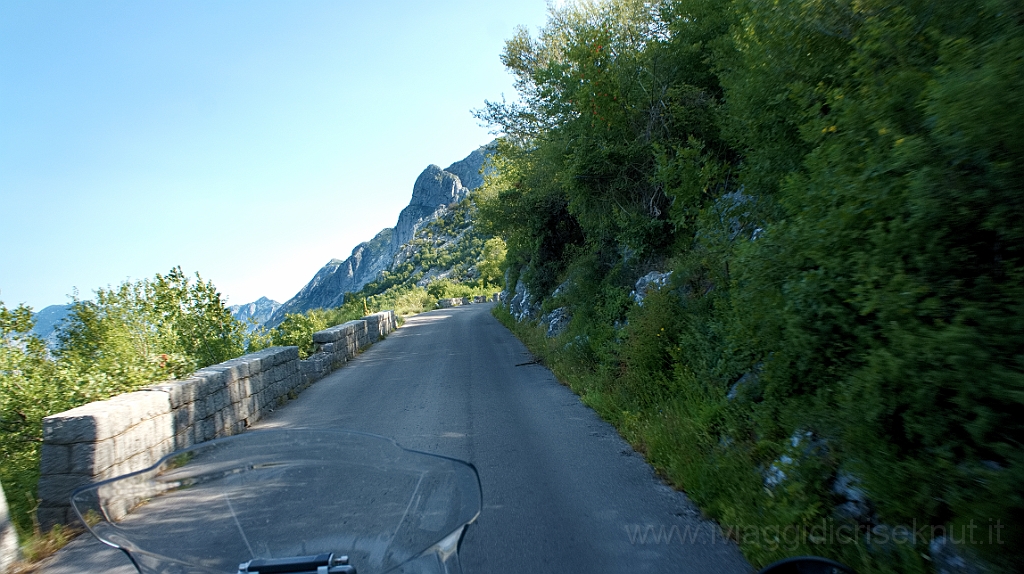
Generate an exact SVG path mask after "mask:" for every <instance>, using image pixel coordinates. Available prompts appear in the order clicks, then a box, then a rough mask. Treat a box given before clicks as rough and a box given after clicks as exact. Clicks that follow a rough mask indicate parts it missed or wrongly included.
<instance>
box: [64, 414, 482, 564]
mask: <svg viewBox="0 0 1024 574" xmlns="http://www.w3.org/2000/svg"><path fill="white" fill-rule="evenodd" d="M480 501H481V494H480V481H479V478H478V476H477V473H476V469H474V468H473V467H472V466H471V465H468V464H466V463H464V462H461V461H457V460H454V459H449V458H445V457H440V456H435V455H429V454H425V453H420V452H416V451H410V450H406V449H403V448H401V447H399V446H398V445H397V444H395V443H394V442H393V441H390V440H388V439H384V438H382V437H378V436H374V435H367V434H361V433H355V432H330V431H312V430H267V431H252V432H248V433H245V434H242V435H238V436H234V437H229V438H224V439H219V440H215V441H211V442H208V443H203V444H199V445H196V446H194V447H192V448H189V449H187V450H184V451H181V452H178V453H175V454H172V455H169V456H167V457H165V458H164V459H162V460H161V461H159V462H158V463H157V464H155V465H154V466H152V467H150V468H149V469H146V470H144V471H141V472H137V473H134V474H130V475H126V476H123V477H119V478H115V479H112V480H108V481H104V482H100V483H97V484H95V485H92V486H89V487H85V488H82V489H79V490H78V491H76V492H75V494H74V495H73V496H72V504H73V506H74V508H75V511H76V512H77V513H78V514H79V516H80V517H81V518H82V520H83V522H85V523H86V524H87V525H88V527H89V529H90V530H91V531H92V533H93V534H94V535H95V536H96V537H97V538H98V539H100V540H101V541H103V542H105V543H106V544H109V545H112V546H114V547H117V548H120V549H122V550H124V551H125V552H127V553H128V554H129V556H130V557H131V558H132V560H133V561H134V562H135V564H136V566H138V567H139V569H140V570H141V571H142V572H144V573H148V572H218V573H227V572H230V573H234V572H237V571H238V566H239V564H240V563H243V562H247V561H249V560H252V559H256V558H286V557H293V556H308V555H313V554H322V553H330V552H332V553H334V554H335V555H339V556H340V555H346V556H348V557H349V561H350V564H352V565H353V566H355V567H356V570H357V571H358V572H359V573H360V574H372V573H377V572H381V573H383V572H389V571H394V570H398V569H400V568H399V567H401V566H402V565H403V564H406V565H407V566H409V565H412V564H417V563H421V562H422V559H420V560H416V559H417V558H418V557H422V555H423V554H424V553H428V554H429V553H431V552H435V549H437V548H441V547H445V546H444V544H443V541H445V540H448V541H450V540H452V537H453V536H455V537H456V538H457V537H458V535H459V533H461V531H462V528H463V527H464V526H465V525H466V524H468V523H470V522H472V521H473V520H475V519H476V517H477V515H478V514H479V512H480ZM439 543H442V544H441V546H439ZM448 547H450V544H449V545H448V546H446V547H445V548H448ZM444 552H447V550H445V551H444ZM441 558H442V559H443V558H445V557H444V556H442V557H441ZM456 559H457V557H456ZM442 561H443V560H442ZM431 562H433V560H431ZM401 569H402V570H405V569H406V568H401Z"/></svg>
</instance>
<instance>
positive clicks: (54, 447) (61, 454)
mask: <svg viewBox="0 0 1024 574" xmlns="http://www.w3.org/2000/svg"><path fill="white" fill-rule="evenodd" d="M72 448H73V445H67V444H53V443H47V442H44V443H43V446H42V449H41V450H40V452H39V474H40V475H46V474H68V473H70V472H71V449H72ZM0 502H2V501H0Z"/></svg>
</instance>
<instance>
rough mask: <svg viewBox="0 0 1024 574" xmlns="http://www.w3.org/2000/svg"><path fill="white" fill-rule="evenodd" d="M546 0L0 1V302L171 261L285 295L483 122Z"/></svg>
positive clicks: (250, 290) (50, 299)
mask: <svg viewBox="0 0 1024 574" xmlns="http://www.w3.org/2000/svg"><path fill="white" fill-rule="evenodd" d="M546 11H547V8H546V5H545V2H544V0H527V1H521V0H516V1H514V2H500V1H494V0H465V1H461V0H459V1H437V2H399V1H380V0H374V1H372V2H368V1H365V0H362V1H349V0H338V1H287V2H285V1H277V2H258V1H252V0H245V1H240V0H239V1H218V0H213V1H198V0H197V1H167V2H128V1H105V2H100V1H92V2H67V1H61V2H53V1H31V2H28V1H12V0H4V1H3V2H2V3H0V300H2V301H4V303H5V304H6V305H7V306H8V307H9V308H10V307H13V306H15V305H17V304H18V303H27V304H29V305H32V306H33V308H35V309H36V310H39V309H42V308H43V307H45V306H47V305H52V304H63V303H66V302H67V301H68V297H67V295H68V294H69V293H71V292H72V290H73V289H74V288H76V287H77V288H78V290H79V291H80V294H81V296H83V297H84V298H88V297H90V296H91V294H92V292H93V291H94V290H95V289H96V288H98V287H106V286H108V285H116V284H118V283H120V282H121V281H124V280H126V279H131V280H136V279H141V278H143V277H151V276H152V275H153V274H154V273H165V272H167V271H168V270H169V269H171V268H172V267H173V266H176V265H180V266H182V268H183V269H184V270H185V271H186V272H187V273H193V272H195V271H198V272H200V273H201V274H202V276H203V277H204V278H206V279H211V280H213V282H214V284H216V285H217V287H218V288H219V289H220V291H221V293H223V294H224V295H226V296H227V298H228V302H229V303H230V304H237V303H247V302H249V301H252V300H255V299H256V298H258V297H260V296H263V295H266V296H268V297H271V298H273V299H276V300H278V301H281V302H283V301H285V300H287V299H288V298H290V297H291V296H292V295H294V294H295V293H296V292H297V291H298V290H299V289H300V288H301V287H302V286H303V285H304V284H305V283H306V282H307V281H309V279H311V278H312V276H313V274H314V273H315V272H316V271H317V270H318V269H319V268H320V267H321V266H322V265H323V264H325V263H327V262H328V261H329V260H330V259H331V258H335V257H337V258H342V259H343V258H345V257H348V255H349V254H350V252H351V250H352V248H353V247H355V246H356V245H357V244H358V243H360V242H362V241H365V240H368V239H370V238H371V237H372V236H373V235H374V234H375V233H376V232H377V231H379V230H381V229H383V228H385V227H391V226H393V225H394V224H395V222H396V221H397V219H398V213H399V211H400V210H401V209H402V208H403V207H404V206H405V205H406V204H407V203H408V201H409V197H410V195H411V192H412V184H413V182H414V181H415V179H416V176H417V175H418V174H419V173H420V171H421V170H423V168H424V167H426V166H427V165H428V164H431V163H434V164H438V165H441V166H442V167H444V166H447V165H449V164H450V163H452V162H454V161H456V160H459V159H462V158H463V157H464V156H466V155H467V154H468V153H469V152H471V151H472V150H473V149H475V148H476V147H477V146H480V145H482V144H484V143H486V142H488V141H489V140H490V139H491V138H492V137H493V136H491V135H490V134H489V133H488V131H487V129H486V128H483V127H480V126H479V125H478V122H477V120H476V119H474V118H473V117H472V115H471V113H470V110H471V109H474V108H479V107H482V105H483V101H484V99H491V100H495V99H500V98H501V96H502V94H503V93H504V94H505V95H506V96H507V97H510V98H511V97H514V90H513V88H512V77H511V76H510V75H509V74H508V73H507V71H506V70H505V69H504V67H503V66H502V65H501V61H500V54H501V51H502V48H503V46H504V41H505V40H507V39H508V38H510V37H511V36H512V34H513V33H514V30H515V27H516V26H518V25H525V26H527V27H528V28H530V30H531V31H534V32H536V30H537V29H538V27H540V26H541V25H543V23H544V21H545V19H546Z"/></svg>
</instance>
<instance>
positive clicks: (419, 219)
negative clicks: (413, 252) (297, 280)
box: [266, 146, 491, 327]
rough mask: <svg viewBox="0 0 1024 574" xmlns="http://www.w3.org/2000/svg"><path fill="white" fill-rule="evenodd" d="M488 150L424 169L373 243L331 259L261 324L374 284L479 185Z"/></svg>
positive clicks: (337, 303) (336, 303)
mask: <svg viewBox="0 0 1024 574" xmlns="http://www.w3.org/2000/svg"><path fill="white" fill-rule="evenodd" d="M490 149H491V148H490V147H489V146H483V147H480V148H478V149H476V150H474V151H473V152H472V153H471V154H469V155H468V156H466V157H465V158H464V159H462V160H459V161H457V162H455V163H453V164H452V165H450V166H448V167H447V168H445V169H441V168H440V167H438V166H436V165H429V166H427V168H426V169H424V170H423V172H422V173H420V175H419V177H417V178H416V182H415V183H414V184H413V188H412V198H411V199H410V200H409V205H408V206H406V207H405V209H403V210H402V212H401V213H400V214H399V216H398V223H397V224H396V225H395V227H391V228H388V229H384V230H382V231H380V233H378V234H377V235H376V236H374V238H373V239H371V240H369V241H367V242H364V243H360V244H359V245H357V246H356V248H355V249H353V250H352V255H350V256H349V258H348V259H345V260H339V259H332V260H331V261H329V262H328V263H327V265H324V266H323V267H322V268H321V269H320V270H319V271H317V273H316V275H314V276H313V279H311V280H310V281H309V283H307V284H306V286H305V287H303V288H302V289H301V290H300V291H299V292H298V293H297V294H296V295H295V296H294V297H292V298H291V299H289V300H288V301H287V302H285V303H284V304H283V305H281V306H280V307H279V308H278V309H277V310H276V311H275V312H274V314H273V316H272V317H271V318H270V320H269V321H268V322H267V323H266V324H267V326H268V327H274V326H276V325H278V324H280V323H281V321H283V320H284V318H285V315H286V314H288V313H303V312H305V311H308V310H310V309H317V308H325V309H327V308H332V307H338V306H340V305H341V304H342V303H344V301H345V293H354V292H356V291H359V290H360V289H362V288H363V287H364V286H366V285H367V284H368V283H370V282H372V281H374V280H376V279H377V278H378V277H380V276H381V273H382V272H384V271H388V270H390V269H393V268H394V266H395V265H396V263H403V262H405V261H406V260H407V259H408V256H409V254H408V252H407V251H405V252H403V247H404V246H406V245H407V244H408V243H409V242H411V241H412V240H413V238H414V237H415V236H416V232H417V231H418V230H420V229H421V228H423V227H424V226H425V225H427V224H429V223H430V222H432V221H435V220H437V219H438V218H439V217H441V216H443V215H444V214H446V213H449V211H450V208H453V207H455V206H456V205H458V204H459V203H460V202H461V201H462V200H463V199H465V198H466V196H467V195H468V194H469V192H470V191H472V190H473V189H475V188H477V187H479V186H480V185H482V184H483V180H484V179H483V178H484V176H483V173H482V172H483V171H485V167H486V163H487V159H488V156H489V155H490V153H491V151H490Z"/></svg>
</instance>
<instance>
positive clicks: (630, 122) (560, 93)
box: [476, 0, 1024, 572]
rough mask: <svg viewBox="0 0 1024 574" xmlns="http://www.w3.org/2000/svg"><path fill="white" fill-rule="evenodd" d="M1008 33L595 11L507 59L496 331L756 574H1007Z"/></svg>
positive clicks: (1018, 291) (780, 8) (1014, 498)
mask: <svg viewBox="0 0 1024 574" xmlns="http://www.w3.org/2000/svg"><path fill="white" fill-rule="evenodd" d="M1022 24H1024V12H1021V9H1020V6H1019V4H1017V3H1015V2H1010V1H1009V0H986V1H981V0H967V1H956V2H953V1H938V2H936V1H927V2H926V1H910V2H900V3H891V2H880V1H874V0H867V1H863V0H862V1H856V2H855V1H844V0H835V1H828V2H820V1H817V0H780V1H777V2H770V3H766V2H753V1H746V0H734V1H732V2H706V1H703V0H664V1H661V2H654V3H651V2H642V1H639V0H606V1H600V2H576V3H569V4H568V5H566V6H565V7H562V8H552V10H551V12H550V16H549V20H548V23H547V25H546V26H545V27H544V28H543V29H542V30H541V31H540V32H539V33H538V34H537V35H531V34H530V32H529V31H527V30H521V31H520V32H519V33H518V34H516V35H515V36H514V37H513V38H511V39H510V40H508V41H507V43H506V47H505V51H504V53H503V55H502V60H503V62H504V64H505V65H506V67H507V68H508V69H509V70H510V71H511V72H512V73H513V74H514V75H515V77H516V83H517V89H518V91H519V96H520V99H519V101H518V102H516V103H509V102H487V103H486V106H485V108H484V109H482V110H480V111H479V112H478V115H479V117H480V118H481V119H483V120H485V121H486V122H488V123H490V124H491V125H492V126H494V128H495V130H496V131H497V132H499V133H500V134H501V137H500V139H499V141H498V144H497V152H496V154H495V157H494V160H493V161H494V166H495V168H496V169H495V172H494V174H493V175H491V176H490V177H488V179H487V181H486V183H485V186H484V188H483V190H482V191H481V192H480V193H479V194H478V195H477V198H476V201H477V203H478V204H479V206H480V208H479V211H480V217H479V220H478V221H477V225H478V226H479V227H481V228H482V230H484V231H486V232H488V233H493V234H494V235H495V236H497V237H501V238H502V239H503V240H504V241H505V242H506V245H507V258H506V269H507V270H508V272H509V275H508V277H509V282H508V283H509V284H508V286H507V293H508V295H509V299H511V298H512V297H513V296H516V295H518V298H517V299H516V300H514V301H513V303H514V305H515V308H514V309H512V310H513V311H515V312H516V317H515V318H513V317H512V315H510V314H509V313H508V309H506V310H504V311H499V312H498V315H499V316H500V317H502V318H503V319H504V321H505V322H506V323H507V324H508V325H509V326H510V327H511V328H512V329H513V330H514V331H515V332H516V333H518V334H519V335H520V336H521V337H522V338H523V339H524V340H525V341H526V342H527V343H528V344H529V345H530V347H531V349H532V350H533V351H534V352H535V353H537V354H538V355H539V356H540V357H542V358H543V359H544V360H545V362H546V363H547V364H549V365H550V366H551V367H552V368H553V369H554V370H555V372H556V374H558V376H559V377H561V378H562V380H564V381H566V382H567V383H568V384H569V385H570V386H571V387H572V388H573V389H574V390H575V391H576V392H577V393H579V394H580V395H581V396H582V398H583V400H584V401H586V402H587V403H588V404H590V405H591V406H593V407H594V408H595V409H596V410H597V411H598V412H599V413H600V414H601V415H602V416H604V417H605V418H606V419H607V420H609V421H611V422H612V423H614V424H615V425H617V427H618V428H619V429H620V431H621V432H622V434H623V436H625V437H626V438H627V439H628V440H630V441H631V442H632V443H633V444H634V445H635V447H636V448H637V449H638V450H640V451H641V452H643V453H645V454H646V456H647V457H648V459H649V460H650V461H651V462H652V464H654V465H655V466H656V468H657V469H658V470H659V472H661V473H662V474H663V475H664V476H665V477H666V478H667V479H668V480H670V481H671V482H672V483H673V484H675V485H676V486H677V487H679V488H681V489H683V490H685V491H686V492H687V493H688V495H689V496H690V497H691V498H692V499H693V500H694V501H695V502H696V503H697V504H699V505H700V506H701V508H702V509H703V510H704V511H705V512H706V513H707V514H708V515H709V516H711V517H713V518H715V519H716V520H718V521H719V523H720V524H721V525H722V527H723V530H724V531H725V532H726V533H727V534H728V535H730V536H732V537H733V538H734V539H735V540H737V542H738V543H739V544H740V547H741V548H742V550H743V551H744V553H745V554H746V556H747V557H748V558H749V559H750V560H751V562H753V563H754V564H755V565H764V564H766V563H769V562H771V561H773V560H776V559H778V558H782V557H785V556H792V555H795V554H802V553H805V554H818V555H825V556H830V557H833V558H836V559H838V560H841V561H843V562H846V563H848V564H850V565H851V566H853V567H854V568H855V569H856V570H857V571H858V572H929V571H932V570H934V569H939V568H941V567H942V560H950V558H948V557H949V556H954V557H957V556H958V557H959V558H954V559H953V560H956V559H960V558H963V559H964V560H965V561H966V563H967V564H970V565H979V564H985V565H987V566H986V567H987V568H989V571H993V572H1015V571H1018V569H1019V567H1020V564H1021V563H1022V561H1024V553H1022V549H1024V448H1022V446H1024V445H1022V443H1024V423H1022V422H1021V419H1020V418H1019V416H1017V415H1014V414H1013V413H1018V412H1024V392H1022V390H1024V362H1022V357H1024V281H1022V280H1024V260H1022V254H1024V251H1022V250H1024V223H1022V221H1024V202H1022V200H1021V198H1024V189H1022V185H1024V184H1022V182H1024V171H1022V166H1024V161H1022V160H1024V141H1022V139H1021V137H1022V136H1021V132H1020V130H1019V129H1018V126H1019V125H1021V123H1022V121H1024V105H1022V104H1024V102H1022V100H1021V94H1024V73H1022V72H1024V69H1022V67H1024V66H1022V63H1024V60H1022V58H1021V54H1022V50H1024V33H1022ZM651 272H660V273H663V274H664V273H671V275H660V277H663V278H664V280H663V283H664V284H663V285H661V286H660V287H659V286H658V285H654V286H651V287H650V288H648V289H647V290H646V292H641V293H634V291H635V290H636V285H637V280H638V279H640V278H641V277H644V276H645V275H648V274H649V273H651ZM556 309H561V310H562V312H563V314H564V315H567V316H571V321H570V322H569V323H568V325H567V327H566V328H565V329H564V331H562V332H561V333H560V334H557V336H554V337H551V338H549V337H548V335H549V334H553V333H549V331H548V328H549V325H548V324H546V323H545V322H538V319H539V317H541V316H545V317H550V315H548V313H550V312H551V311H554V310H556ZM524 316H525V317H526V318H527V319H526V320H525V321H523V322H522V323H519V322H517V320H516V319H519V318H523V317H524ZM837 532H838V535H837ZM944 557H945V558H944ZM972 567H973V566H972Z"/></svg>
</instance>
